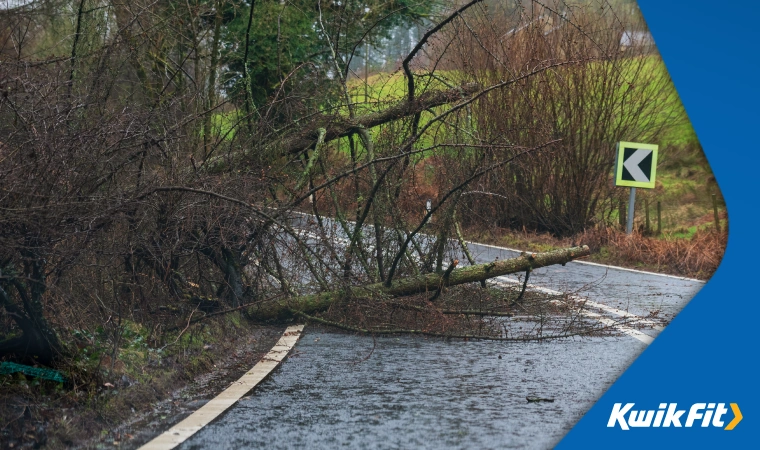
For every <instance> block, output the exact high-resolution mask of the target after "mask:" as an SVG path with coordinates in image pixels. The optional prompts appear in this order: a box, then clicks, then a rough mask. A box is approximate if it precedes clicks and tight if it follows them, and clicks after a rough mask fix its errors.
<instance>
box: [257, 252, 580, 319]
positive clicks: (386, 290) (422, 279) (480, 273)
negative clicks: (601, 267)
mask: <svg viewBox="0 0 760 450" xmlns="http://www.w3.org/2000/svg"><path fill="white" fill-rule="evenodd" d="M590 253H591V252H590V251H589V248H588V246H586V245H584V246H582V247H571V248H565V249H560V250H552V251H549V252H542V253H528V254H523V255H521V256H519V257H517V258H512V259H505V260H501V261H494V262H491V263H488V264H478V265H475V266H468V267H462V268H460V269H455V270H452V271H450V272H449V273H443V274H439V273H428V274H424V275H418V276H412V277H408V278H403V279H400V280H396V281H394V282H392V283H391V285H390V286H386V285H385V283H375V284H369V285H365V286H355V287H348V288H346V289H345V290H341V291H330V292H322V293H319V294H312V295H303V296H299V297H294V298H290V299H287V300H281V301H273V302H269V303H264V304H261V305H257V306H254V307H252V309H251V310H250V311H249V312H250V314H251V317H253V318H255V319H257V320H261V321H281V320H287V319H290V318H292V317H293V316H294V315H295V314H296V312H303V313H306V314H313V313H316V312H320V311H325V310H327V309H328V308H330V306H332V305H333V304H335V303H336V302H339V301H340V300H342V299H345V298H372V297H377V296H383V297H400V296H404V295H412V294H417V293H421V292H428V291H436V290H438V289H440V288H441V287H445V286H455V285H459V284H466V283H474V282H480V281H484V280H488V279H490V278H494V277H498V276H501V275H507V274H510V273H517V272H523V271H525V270H528V269H537V268H539V267H546V266H551V265H555V264H562V265H564V264H566V263H567V262H569V261H572V260H574V259H576V258H581V257H583V256H588V255H589V254H590Z"/></svg>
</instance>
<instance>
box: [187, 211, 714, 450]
mask: <svg viewBox="0 0 760 450" xmlns="http://www.w3.org/2000/svg"><path fill="white" fill-rule="evenodd" d="M301 225H303V223H301ZM453 247H456V246H455V245H454V246H453ZM469 248H470V251H471V253H472V254H473V255H474V256H475V257H476V259H477V262H478V263H484V262H490V261H493V260H494V259H496V258H499V259H504V258H511V257H515V256H517V253H516V252H515V251H512V250H508V249H502V248H496V247H492V246H487V245H480V244H470V245H469ZM457 251H458V250H457V249H456V248H454V249H453V253H454V254H456V253H457ZM459 259H460V261H466V259H465V258H464V256H462V257H460V258H459ZM497 281H501V282H505V283H515V282H517V281H518V279H517V276H516V275H515V276H508V277H500V278H499V279H498V280H497ZM530 283H531V285H532V286H533V287H534V288H535V289H542V290H544V291H547V292H554V291H562V292H567V291H570V292H574V293H575V295H577V296H578V297H580V298H583V299H586V300H587V304H586V306H587V311H588V313H587V315H588V317H589V318H592V319H596V320H599V321H602V322H603V323H604V321H607V322H609V323H617V321H618V320H620V319H621V318H627V319H629V320H632V321H633V322H634V323H640V324H647V325H649V326H646V327H643V328H641V327H638V326H636V327H633V326H631V327H629V326H626V325H621V326H619V327H618V331H619V333H616V334H615V335H612V336H609V337H593V338H592V337H577V338H567V339H562V340H554V341H549V342H540V343H535V342H524V343H516V342H509V343H508V342H492V341H489V342H482V341H477V342H463V341H461V340H452V341H444V340H441V339H433V338H424V337H415V336H399V337H379V338H372V337H368V336H353V335H347V334H341V333H331V332H329V331H326V330H322V329H319V328H314V327H311V328H310V327H307V329H306V331H305V334H304V335H303V337H302V338H301V340H300V341H299V343H298V344H297V345H296V347H295V348H294V349H293V351H292V352H291V355H290V357H289V358H288V359H287V360H286V361H285V362H284V363H283V364H282V366H280V367H279V368H278V369H277V370H275V372H274V373H273V374H272V375H271V376H270V378H269V379H268V380H266V381H265V382H263V383H262V384H261V385H259V386H258V387H257V388H256V389H255V390H254V391H253V392H251V393H250V394H249V395H248V396H247V397H245V398H244V399H243V400H241V401H240V402H239V403H238V404H236V405H235V406H233V407H232V408H231V409H230V410H229V411H227V412H226V413H225V414H224V415H222V416H221V418H220V419H218V420H216V421H215V422H213V423H212V424H211V425H209V426H207V427H206V428H204V429H202V430H200V431H199V432H198V433H197V434H195V435H194V436H193V437H191V438H190V439H189V440H188V441H186V442H185V443H184V444H182V446H181V447H180V448H184V449H201V448H275V449H290V448H310V449H311V448H317V449H320V448H325V449H327V448H330V449H332V448H378V449H380V448H382V449H385V448H390V449H393V448H436V449H441V448H483V449H485V448H551V447H552V446H553V445H555V444H556V443H557V442H558V441H559V440H560V439H561V438H562V436H563V435H564V434H565V433H566V432H567V431H568V430H569V429H570V428H571V427H572V425H573V424H574V423H575V422H576V421H577V420H578V419H579V418H580V417H581V416H582V415H583V414H584V413H585V412H586V411H587V410H588V409H589V408H590V407H591V406H592V405H593V403H594V402H595V401H596V400H597V399H598V398H599V397H600V396H601V394H602V393H603V392H604V391H605V390H606V389H607V388H608V387H609V386H610V385H611V384H612V383H613V382H614V380H615V379H616V378H617V377H618V376H619V375H620V374H621V373H622V372H623V371H624V370H625V368H626V367H627V366H628V365H629V364H630V363H631V362H632V361H633V360H634V359H635V358H636V357H637V356H638V355H639V354H640V353H641V352H642V351H643V350H644V349H645V348H646V346H647V345H648V343H650V342H651V340H652V338H654V337H656V335H657V334H658V332H659V331H660V330H661V329H662V326H664V325H666V324H667V322H669V321H670V320H671V319H672V318H673V317H674V316H675V315H676V314H677V313H678V312H679V311H680V310H681V309H682V308H683V307H684V305H685V304H686V303H687V302H688V301H689V300H690V299H691V298H692V297H693V296H694V295H695V294H696V293H697V292H698V291H699V289H701V287H702V286H703V285H704V283H703V282H701V281H698V280H690V279H684V278H678V277H672V276H665V275H658V274H651V273H646V272H640V271H632V270H628V269H621V268H614V267H605V266H601V265H596V264H590V263H583V262H571V263H568V264H567V265H566V266H564V267H563V266H552V267H547V268H542V269H537V270H535V271H534V272H533V273H532V274H531V278H530ZM613 321H614V322H613ZM637 321H638V322H637ZM367 355H370V356H369V357H367ZM528 396H535V397H540V398H546V399H552V400H553V401H552V402H528V401H527V400H526V397H528Z"/></svg>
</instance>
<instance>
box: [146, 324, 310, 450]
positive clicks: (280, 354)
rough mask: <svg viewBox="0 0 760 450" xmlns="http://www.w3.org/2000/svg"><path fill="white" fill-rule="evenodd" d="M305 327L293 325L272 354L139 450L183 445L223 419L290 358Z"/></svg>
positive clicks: (269, 353)
mask: <svg viewBox="0 0 760 450" xmlns="http://www.w3.org/2000/svg"><path fill="white" fill-rule="evenodd" d="M303 327H304V326H303V325H291V326H289V327H288V328H286V329H285V332H283V333H282V336H281V337H280V339H279V340H278V341H277V343H276V344H275V345H274V347H272V349H271V350H269V352H268V353H267V354H266V355H264V357H262V358H261V360H260V361H259V362H258V363H256V365H254V366H253V368H251V370H249V371H248V372H246V373H245V374H244V375H243V376H242V377H240V379H238V380H237V381H235V382H233V383H232V384H231V385H230V386H229V387H228V388H227V389H225V390H224V391H222V392H221V393H220V394H219V395H217V396H216V397H214V398H212V399H211V400H209V402H208V403H206V404H205V405H203V406H202V407H200V408H199V409H198V410H197V411H195V412H194V413H192V414H190V415H189V416H188V417H186V418H185V420H183V421H181V422H180V423H178V424H176V425H174V426H173V427H171V428H169V429H168V430H166V431H164V432H163V433H161V434H160V435H158V436H157V437H155V438H154V439H153V440H152V441H150V442H148V443H147V444H145V445H143V446H142V447H140V449H139V450H169V449H173V448H174V447H176V446H178V445H180V444H181V443H183V442H185V441H186V440H187V439H189V438H190V437H191V436H192V435H194V434H195V433H197V432H198V431H199V430H200V429H201V428H203V427H205V426H206V425H208V424H209V423H211V422H212V421H213V420H214V419H216V418H217V417H219V416H220V415H221V414H222V413H223V412H225V411H226V410H227V409H228V408H229V407H230V406H232V405H234V404H235V403H237V401H238V400H240V398H241V397H243V396H244V395H245V394H247V393H248V392H249V391H250V390H251V389H253V388H254V387H256V385H258V384H259V383H261V382H262V381H263V380H264V379H265V378H266V377H267V376H268V375H269V374H270V373H271V372H272V371H273V370H274V369H275V368H276V367H277V366H278V365H279V364H280V363H281V362H282V361H283V360H284V359H285V357H286V356H287V355H288V353H289V352H290V350H291V349H292V348H293V346H295V345H296V342H298V339H299V338H300V337H301V332H302V331H303Z"/></svg>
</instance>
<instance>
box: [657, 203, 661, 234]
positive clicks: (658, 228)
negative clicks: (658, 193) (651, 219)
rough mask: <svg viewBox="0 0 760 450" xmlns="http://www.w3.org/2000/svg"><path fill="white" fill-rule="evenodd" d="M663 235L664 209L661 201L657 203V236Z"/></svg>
mask: <svg viewBox="0 0 760 450" xmlns="http://www.w3.org/2000/svg"><path fill="white" fill-rule="evenodd" d="M661 234H662V207H661V204H660V201H659V200H658V201H657V235H658V236H659V235H661Z"/></svg>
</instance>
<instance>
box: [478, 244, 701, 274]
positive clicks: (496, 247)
mask: <svg viewBox="0 0 760 450" xmlns="http://www.w3.org/2000/svg"><path fill="white" fill-rule="evenodd" d="M465 242H466V243H467V244H468V245H480V246H482V247H488V248H493V249H496V250H509V251H510V252H517V253H522V252H524V250H518V249H516V248H509V247H499V246H497V245H491V244H481V243H479V242H471V241H465ZM526 253H530V252H526ZM568 264H587V265H589V266H598V267H605V268H607V269H613V270H622V271H624V272H633V273H640V274H642V275H654V276H658V277H665V278H674V279H676V280H683V281H693V282H695V283H707V282H706V281H704V280H697V279H696V278H687V277H679V276H677V275H668V274H666V273H657V272H647V271H646V270H637V269H629V268H627V267H620V266H611V265H609V264H600V263H595V262H591V261H583V260H580V259H574V260H572V261H570V262H569V263H568Z"/></svg>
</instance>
